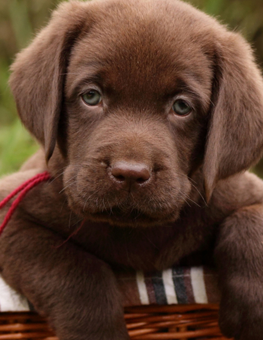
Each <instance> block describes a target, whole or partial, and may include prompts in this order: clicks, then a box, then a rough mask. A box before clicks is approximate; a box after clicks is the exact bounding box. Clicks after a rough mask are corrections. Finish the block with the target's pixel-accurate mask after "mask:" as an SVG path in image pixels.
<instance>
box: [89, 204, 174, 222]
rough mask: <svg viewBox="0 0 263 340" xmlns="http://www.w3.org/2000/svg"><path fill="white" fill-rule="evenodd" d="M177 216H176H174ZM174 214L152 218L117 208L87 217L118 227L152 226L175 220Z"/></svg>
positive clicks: (134, 211) (137, 210)
mask: <svg viewBox="0 0 263 340" xmlns="http://www.w3.org/2000/svg"><path fill="white" fill-rule="evenodd" d="M176 215H177V214H176ZM176 217H177V216H175V214H173V215H169V216H166V218H163V216H162V218H158V217H152V216H149V215H148V214H146V213H145V212H143V211H141V210H139V209H129V210H122V209H120V208H119V207H113V208H112V209H108V210H103V211H99V212H96V213H93V214H90V215H89V218H90V219H92V220H94V221H100V222H108V223H110V224H113V225H119V226H135V227H136V226H154V225H160V224H164V223H168V222H172V221H174V220H175V219H176Z"/></svg>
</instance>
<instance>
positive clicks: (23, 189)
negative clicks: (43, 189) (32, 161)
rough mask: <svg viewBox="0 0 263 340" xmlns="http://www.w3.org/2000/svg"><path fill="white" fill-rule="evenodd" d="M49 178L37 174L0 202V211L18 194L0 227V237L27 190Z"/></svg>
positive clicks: (43, 174)
mask: <svg viewBox="0 0 263 340" xmlns="http://www.w3.org/2000/svg"><path fill="white" fill-rule="evenodd" d="M50 178H51V176H50V174H49V173H48V172H47V171H45V172H43V173H41V174H37V175H36V176H34V177H32V178H30V179H29V180H27V181H26V182H24V183H23V184H21V185H20V186H19V187H18V188H16V189H15V190H14V191H12V192H11V194H9V195H8V196H7V197H6V198H5V199H3V201H2V202H0V209H2V208H3V207H4V206H5V205H6V204H7V203H8V202H9V201H10V200H11V199H12V198H13V197H14V196H16V195H17V194H18V193H20V194H19V195H18V196H17V198H16V199H15V200H14V202H13V203H12V205H11V207H10V208H9V210H8V212H7V214H6V216H5V218H4V221H3V223H2V224H1V225H0V235H1V233H2V232H3V230H4V228H5V226H6V225H7V223H8V222H9V220H10V219H11V217H12V215H13V213H14V212H15V210H16V208H17V206H18V205H19V203H20V202H21V201H22V199H23V198H24V197H25V195H26V194H27V193H28V191H29V190H31V189H32V188H34V187H35V186H36V185H38V184H39V183H41V182H45V181H48V180H49V179H50Z"/></svg>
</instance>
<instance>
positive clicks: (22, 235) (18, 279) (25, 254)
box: [0, 216, 129, 340]
mask: <svg viewBox="0 0 263 340" xmlns="http://www.w3.org/2000/svg"><path fill="white" fill-rule="evenodd" d="M15 218H16V220H15ZM62 242H63V240H62V239H61V238H60V237H59V236H58V235H56V234H54V233H53V232H51V231H50V230H48V229H45V228H43V227H41V226H37V225H35V224H32V223H25V221H22V220H19V219H17V216H14V218H13V219H12V220H11V221H10V223H9V224H8V226H7V227H6V229H5V230H4V232H3V234H2V235H1V237H0V270H1V274H2V275H3V277H4V279H5V280H6V281H7V282H8V283H9V284H10V285H11V286H12V287H14V288H15V289H16V290H17V291H19V292H21V293H23V294H25V296H27V297H28V299H29V300H30V301H31V302H32V303H33V305H34V306H35V308H36V309H37V311H38V312H40V313H41V314H42V315H45V316H47V317H48V319H49V322H50V324H51V325H52V327H53V328H54V329H55V331H56V333H57V335H58V337H59V339H60V340H87V339H91V340H103V339H105V340H106V339H107V340H127V339H128V338H129V337H128V334H127V330H126V326H125V322H124V317H123V308H122V305H121V299H120V296H119V292H118V289H117V287H116V282H115V277H114V275H113V273H112V271H111V269H110V268H109V267H108V266H107V265H106V264H105V263H104V262H102V261H100V260H99V259H97V258H96V257H94V256H92V255H90V254H88V253H87V252H85V251H84V250H83V249H81V248H79V247H78V246H76V245H75V244H73V243H71V242H67V243H65V244H64V245H63V246H61V247H58V246H59V245H61V243H62Z"/></svg>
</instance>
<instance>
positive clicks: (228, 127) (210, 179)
mask: <svg viewBox="0 0 263 340" xmlns="http://www.w3.org/2000/svg"><path fill="white" fill-rule="evenodd" d="M216 49H217V52H216V58H215V59H216V61H215V64H216V65H215V79H214V86H213V96H212V105H213V108H212V113H211V121H210V127H209V132H208V139H207V145H206V152H205V159H204V168H203V171H204V179H205V190H206V198H207V200H209V199H210V197H211V194H212V192H213V189H214V187H215V185H216V183H217V181H218V180H220V179H223V178H226V177H228V176H231V175H233V174H235V173H238V172H240V171H243V170H246V169H248V168H249V167H250V166H251V165H253V164H254V163H256V162H257V161H258V160H259V158H260V156H261V154H262V150H263V81H262V77H261V75H260V72H259V70H258V68H257V66H256V65H255V62H254V59H253V56H252V52H251V50H250V47H249V46H248V44H247V43H246V42H245V40H244V39H243V38H242V37H241V36H239V35H237V34H234V33H225V35H224V36H223V38H222V39H221V41H220V40H219V43H218V46H217V47H216Z"/></svg>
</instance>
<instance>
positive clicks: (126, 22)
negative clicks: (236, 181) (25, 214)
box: [10, 0, 263, 226]
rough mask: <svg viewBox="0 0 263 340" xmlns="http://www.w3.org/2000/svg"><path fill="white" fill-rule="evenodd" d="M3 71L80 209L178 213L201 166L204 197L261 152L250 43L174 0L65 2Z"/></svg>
mask: <svg viewBox="0 0 263 340" xmlns="http://www.w3.org/2000/svg"><path fill="white" fill-rule="evenodd" d="M10 83H11V87H12V90H13V92H14V95H15V98H16V101H17V106H18V111H19V114H20V117H21V119H22V121H23V122H24V124H25V125H26V126H27V127H28V129H29V130H30V131H31V132H32V133H33V134H34V135H35V136H36V138H37V139H38V140H39V141H40V142H41V143H42V144H43V145H44V147H45V150H46V156H47V159H49V158H50V157H51V155H52V153H53V150H54V148H55V145H56V143H57V145H58V147H59V150H60V152H61V153H62V155H63V157H64V162H65V165H66V170H65V172H64V189H65V192H66V194H67V197H68V201H69V205H70V207H71V208H72V209H73V210H74V211H75V212H76V213H77V214H79V215H81V216H82V217H84V218H89V219H94V220H100V221H101V220H103V221H109V222H110V223H114V224H118V225H144V226H146V225H156V224H161V223H166V222H170V221H174V220H175V219H176V218H178V216H179V213H180V211H181V210H182V208H183V206H184V204H187V203H188V202H187V200H188V199H190V200H191V199H192V196H191V192H192V183H191V176H192V174H193V173H194V172H195V171H196V170H197V169H198V168H199V169H202V173H203V179H202V183H199V184H198V186H199V187H202V186H203V184H204V186H205V191H206V197H207V198H208V199H209V197H210V196H211V194H212V191H213V189H214V187H215V185H216V183H217V181H218V180H220V179H222V178H226V177H228V176H230V175H233V174H234V173H237V172H239V171H242V170H244V169H246V168H248V167H249V166H250V165H251V164H252V163H253V162H255V161H256V160H257V159H258V158H259V157H260V155H261V151H262V145H263V137H262V129H263V116H262V112H263V98H262V93H263V84H262V79H261V76H260V73H259V71H258V70H257V68H256V66H255V64H254V61H253V57H252V55H251V52H250V49H249V47H248V45H247V44H246V43H245V42H244V40H243V39H242V38H241V37H240V36H238V35H236V34H233V33H229V32H227V30H226V29H225V28H224V27H222V26H220V25H219V24H218V23H217V22H216V21H215V20H214V19H212V18H209V17H208V16H206V15H205V14H203V13H201V12H199V11H197V10H196V9H194V8H192V7H191V6H189V5H187V4H184V3H182V2H180V1H175V0H162V1H157V0H151V1H143V0H136V1H135V0H127V1H125V2H122V1H119V0H99V1H94V2H87V3H85V2H74V1H73V2H70V3H65V4H62V5H61V6H60V8H59V9H58V11H57V12H55V14H54V15H53V18H52V20H51V22H50V24H49V25H48V26H47V27H46V28H45V29H44V30H43V31H42V32H41V33H40V34H39V36H38V37H37V38H36V39H35V41H34V42H33V43H32V44H31V45H30V46H29V47H28V48H27V49H26V50H24V51H23V52H22V53H21V54H20V55H19V56H18V58H17V60H16V62H15V63H14V65H13V74H12V77H11V82H10ZM244 135H245V136H246V139H245V142H244ZM53 157H56V153H55V154H54V156H53Z"/></svg>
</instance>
